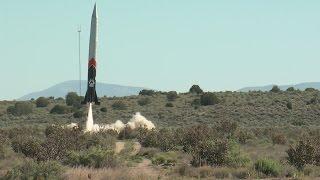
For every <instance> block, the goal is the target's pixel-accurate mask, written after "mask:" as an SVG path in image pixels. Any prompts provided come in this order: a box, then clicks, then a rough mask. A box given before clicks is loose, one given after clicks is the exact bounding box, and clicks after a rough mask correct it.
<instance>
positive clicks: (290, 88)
mask: <svg viewBox="0 0 320 180" xmlns="http://www.w3.org/2000/svg"><path fill="white" fill-rule="evenodd" d="M287 91H288V92H293V91H295V89H294V87H289V88H288V89H287Z"/></svg>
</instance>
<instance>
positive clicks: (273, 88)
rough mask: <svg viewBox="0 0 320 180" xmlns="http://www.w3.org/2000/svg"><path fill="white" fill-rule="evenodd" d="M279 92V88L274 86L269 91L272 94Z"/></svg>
mask: <svg viewBox="0 0 320 180" xmlns="http://www.w3.org/2000/svg"><path fill="white" fill-rule="evenodd" d="M280 91H281V90H280V88H279V87H278V86H277V85H274V86H273V87H272V89H271V90H270V92H273V93H278V92H280Z"/></svg>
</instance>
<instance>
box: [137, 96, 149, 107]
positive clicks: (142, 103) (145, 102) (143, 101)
mask: <svg viewBox="0 0 320 180" xmlns="http://www.w3.org/2000/svg"><path fill="white" fill-rule="evenodd" d="M150 103H151V99H150V98H148V97H146V98H141V99H139V100H138V104H139V105H140V106H145V105H148V104H150Z"/></svg>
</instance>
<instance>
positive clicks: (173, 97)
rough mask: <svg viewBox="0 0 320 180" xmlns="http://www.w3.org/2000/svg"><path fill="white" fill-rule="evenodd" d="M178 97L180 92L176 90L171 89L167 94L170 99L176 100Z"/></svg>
mask: <svg viewBox="0 0 320 180" xmlns="http://www.w3.org/2000/svg"><path fill="white" fill-rule="evenodd" d="M177 98H178V93H177V92H176V91H170V92H168V94H167V99H168V101H174V100H176V99H177Z"/></svg>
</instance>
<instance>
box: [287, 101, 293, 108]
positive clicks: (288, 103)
mask: <svg viewBox="0 0 320 180" xmlns="http://www.w3.org/2000/svg"><path fill="white" fill-rule="evenodd" d="M287 108H288V109H290V110H291V109H292V102H291V101H289V102H287Z"/></svg>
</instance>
